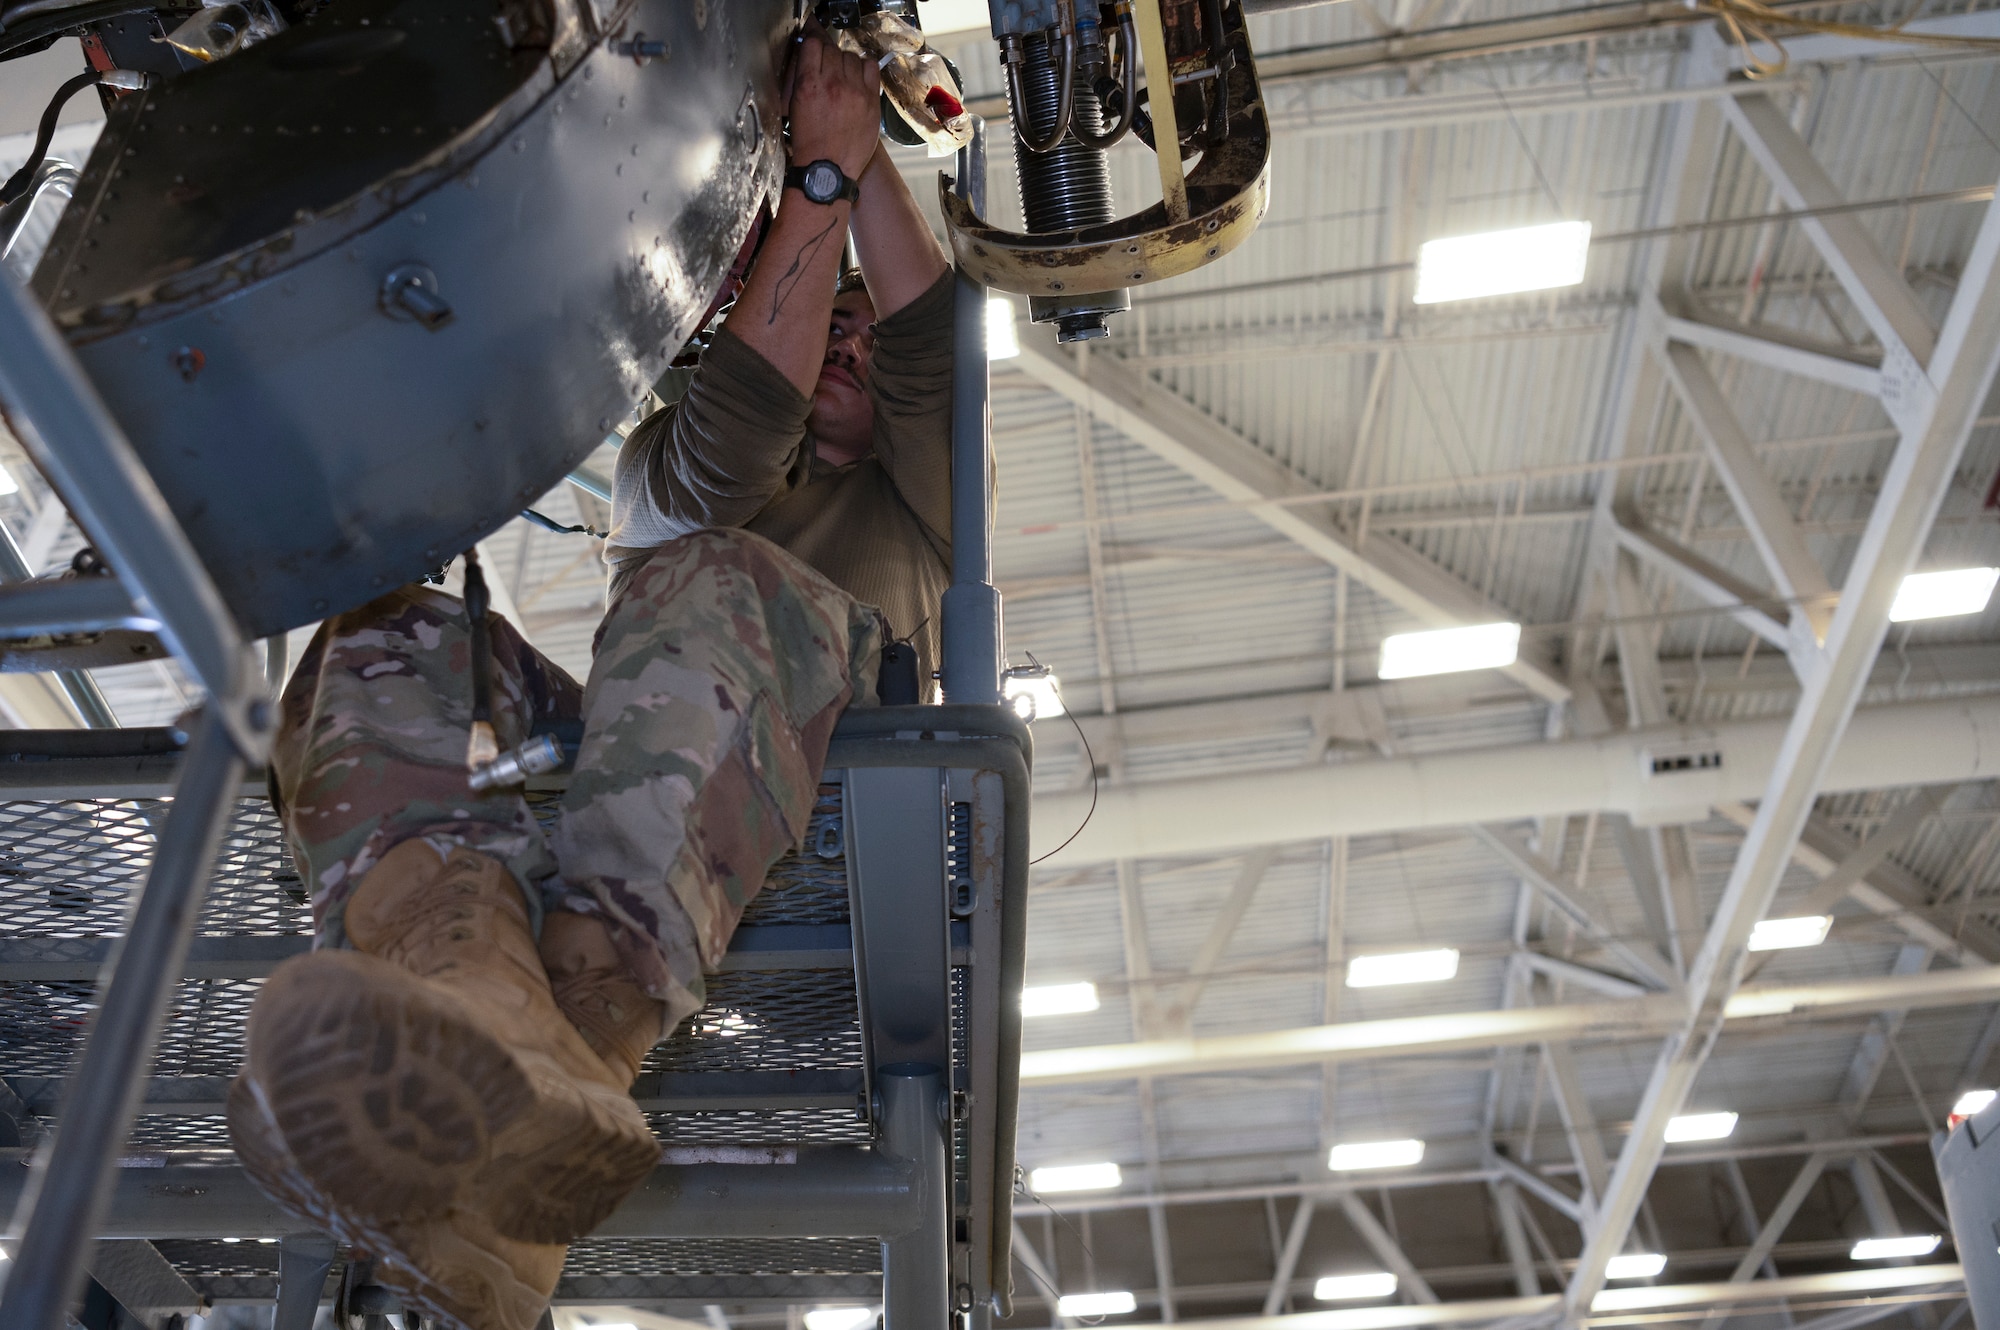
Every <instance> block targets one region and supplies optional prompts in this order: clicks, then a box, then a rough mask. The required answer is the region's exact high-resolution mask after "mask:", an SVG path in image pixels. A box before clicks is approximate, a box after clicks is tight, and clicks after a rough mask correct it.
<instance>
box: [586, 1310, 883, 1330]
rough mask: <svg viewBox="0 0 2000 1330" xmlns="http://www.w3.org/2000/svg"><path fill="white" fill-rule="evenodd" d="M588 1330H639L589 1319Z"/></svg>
mask: <svg viewBox="0 0 2000 1330" xmlns="http://www.w3.org/2000/svg"><path fill="white" fill-rule="evenodd" d="M842 1310H843V1311H844V1310H846V1308H842ZM806 1315H808V1316H810V1315H812V1313H811V1312H807V1313H806ZM589 1330H639V1327H638V1326H636V1325H634V1324H632V1322H630V1321H591V1322H589ZM833 1330H846V1327H845V1326H837V1327H834V1328H833Z"/></svg>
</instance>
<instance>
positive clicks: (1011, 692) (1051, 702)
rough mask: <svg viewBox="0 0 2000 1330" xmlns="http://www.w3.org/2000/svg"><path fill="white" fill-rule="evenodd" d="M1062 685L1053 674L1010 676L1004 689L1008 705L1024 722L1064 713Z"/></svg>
mask: <svg viewBox="0 0 2000 1330" xmlns="http://www.w3.org/2000/svg"><path fill="white" fill-rule="evenodd" d="M1061 687H1062V685H1061V683H1060V681H1059V680H1058V679H1057V678H1056V676H1055V675H1053V674H1042V675H1034V674H1009V675H1008V676H1007V683H1006V687H1005V689H1004V691H1005V693H1006V694H1007V702H1008V705H1010V706H1012V707H1013V708H1014V714H1015V715H1017V716H1019V717H1020V718H1021V719H1022V720H1039V719H1040V718H1041V717H1043V716H1060V715H1062V713H1063V703H1062V692H1061Z"/></svg>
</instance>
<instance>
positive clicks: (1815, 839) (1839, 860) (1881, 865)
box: [1715, 802, 2000, 965]
mask: <svg viewBox="0 0 2000 1330" xmlns="http://www.w3.org/2000/svg"><path fill="white" fill-rule="evenodd" d="M1715 811H1716V812H1717V813H1718V814H1719V815H1720V816H1722V817H1724V818H1726V819H1727V820H1729V821H1731V822H1734V823H1735V824H1736V825H1737V826H1739V827H1742V828H1744V829H1745V830H1746V831H1747V830H1748V829H1749V828H1750V825H1751V823H1753V822H1755V821H1756V819H1757V814H1756V812H1755V810H1753V809H1751V808H1750V807H1748V806H1747V805H1744V804H1740V803H1727V802H1725V803H1718V804H1717V805H1716V806H1715ZM1862 849H1863V847H1862V846H1861V844H1860V843H1859V842H1857V841H1856V840H1855V839H1854V838H1853V837H1851V836H1849V835H1848V834H1847V833H1845V832H1843V831H1841V830H1840V829H1839V828H1838V827H1835V826H1833V825H1831V824H1830V823H1828V822H1827V821H1826V820H1825V819H1824V818H1821V817H1817V816H1815V817H1813V818H1812V819H1811V820H1810V821H1808V822H1807V823H1806V830H1805V835H1803V836H1802V837H1800V838H1799V843H1798V844H1797V845H1796V846H1794V847H1793V848H1792V859H1793V861H1794V862H1796V863H1797V864H1799V865H1800V866H1801V867H1803V868H1805V869H1807V870H1808V871H1809V872H1813V873H1817V874H1819V875H1820V876H1821V877H1826V876H1828V875H1829V874H1832V873H1834V872H1836V871H1838V870H1839V868H1840V866H1841V865H1842V864H1845V863H1851V862H1854V861H1855V860H1856V859H1857V857H1858V856H1860V855H1861V853H1862ZM1848 895H1849V896H1851V897H1853V899H1854V902H1855V904H1857V905H1859V906H1861V907H1862V908H1863V909H1866V910H1868V911H1870V912H1872V913H1874V914H1879V915H1881V916H1882V918H1883V919H1884V920H1885V921H1886V922H1888V923H1891V924H1894V925H1895V926H1896V927H1897V928H1900V929H1902V930H1903V932H1905V933H1907V934H1909V935H1910V937H1912V938H1913V939H1915V940H1916V941H1918V942H1921V943H1923V944H1924V945H1925V946H1927V947H1929V948H1930V949H1931V950H1933V951H1935V952H1937V954H1938V955H1940V956H1943V957H1945V958H1946V959H1947V960H1951V961H1954V962H1956V963H1957V964H1959V965H2000V931H1995V930H1994V929H1993V928H1992V927H1990V926H1989V925H1987V924H1983V923H1981V922H1979V921H1978V920H1977V919H1967V920H1965V921H1964V922H1962V923H1961V922H1960V921H1958V920H1956V919H1950V918H1946V917H1945V916H1944V915H1942V914H1940V913H1939V912H1938V911H1937V910H1936V909H1935V908H1934V907H1933V906H1932V905H1931V890H1930V887H1929V886H1928V885H1926V884H1925V883H1924V882H1923V881H1922V880H1921V879H1919V878H1918V877H1917V876H1916V875H1915V874H1914V873H1912V872H1910V871H1909V870H1908V869H1906V868H1904V867H1903V866H1902V865H1900V864H1898V863H1896V862H1894V861H1893V860H1889V859H1883V860H1881V861H1879V862H1877V863H1876V864H1874V866H1873V867H1871V868H1870V869H1869V870H1868V871H1867V873H1866V874H1865V875H1863V877H1862V878H1861V879H1860V880H1859V881H1857V882H1855V883H1853V884H1852V885H1851V886H1850V887H1849V888H1848ZM1820 913H1824V911H1821V912H1820Z"/></svg>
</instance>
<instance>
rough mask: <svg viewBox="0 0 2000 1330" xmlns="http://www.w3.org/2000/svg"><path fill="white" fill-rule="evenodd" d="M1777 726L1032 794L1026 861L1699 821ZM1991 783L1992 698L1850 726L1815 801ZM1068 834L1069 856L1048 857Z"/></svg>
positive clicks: (1066, 863) (1911, 709)
mask: <svg viewBox="0 0 2000 1330" xmlns="http://www.w3.org/2000/svg"><path fill="white" fill-rule="evenodd" d="M1785 725H1786V719H1785V718H1784V717H1775V718H1772V719H1769V720H1754V721H1732V722H1730V723H1728V724H1724V725H1716V726H1710V727H1700V726H1674V727H1668V728H1665V729H1657V730H1630V731H1623V732H1620V733H1616V734H1609V735H1605V736H1603V737H1601V738H1595V739H1574V740H1567V741H1563V742H1559V743H1521V744H1505V745H1500V746H1497V747H1493V748H1479V749H1469V750H1461V751H1458V752H1452V753H1430V754H1424V755H1421V756H1412V757H1389V758H1372V759H1368V760H1364V761H1358V762H1346V763H1342V764H1339V765H1336V766H1318V767H1288V768H1284V769H1282V770H1276V771H1257V772H1246V773H1238V774H1230V775H1218V776H1196V777H1190V778H1186V779H1181V780H1167V781H1148V782H1143V783H1139V784H1130V785H1112V786H1106V787H1104V788H1102V789H1099V790H1098V791H1097V792H1096V795H1095V799H1096V805H1097V806H1096V811H1095V812H1094V813H1092V812H1090V804H1091V799H1092V797H1093V796H1092V793H1091V791H1090V790H1089V789H1087V788H1086V789H1084V790H1082V791H1080V792H1074V793H1064V794H1044V795H1037V796H1036V798H1035V803H1034V840H1035V846H1034V852H1035V853H1036V854H1038V855H1040V854H1049V858H1048V860H1047V862H1048V864H1049V865H1050V866H1052V867H1065V868H1067V867H1075V866H1078V865H1081V864H1089V863H1101V862H1104V861H1106V860H1116V859H1133V858H1142V857H1149V856H1164V855H1194V854H1210V853H1216V852H1220V851H1230V850H1238V849H1244V848H1247V847H1250V846H1256V845H1273V844H1280V843H1283V842H1286V841H1298V840H1313V839H1319V838H1323V837H1329V836H1371V835H1382V834H1386V833H1389V832H1398V831H1416V830H1421V829H1423V828H1427V827H1456V826H1467V825H1470V824H1474V823H1493V822H1515V821H1520V820H1523V819H1527V818H1538V817H1550V816H1559V815H1562V814H1566V813H1587V812H1592V811H1596V812H1605V813H1623V814H1624V815H1626V816H1627V817H1629V818H1631V819H1632V821H1633V822H1635V823H1638V824H1639V825H1642V826H1654V825H1660V824H1663V823H1670V822H1692V821H1699V820H1701V819H1703V818H1705V817H1706V816H1708V810H1709V809H1711V808H1713V807H1715V806H1716V805H1718V804H1724V803H1737V802H1742V801H1744V800H1755V799H1757V798H1759V797H1760V796H1761V795H1762V794H1763V792H1764V787H1765V785H1766V783H1767V782H1768V781H1769V779H1770V776H1771V769H1772V767H1773V765H1774V764H1775V763H1776V761H1777V756H1778V749H1779V745H1780V743H1781V742H1782V741H1783V739H1784V734H1785ZM1656 766H1663V767H1665V768H1666V769H1664V770H1660V771H1658V772H1657V773H1656V771H1655V767H1656ZM1994 776H2000V697H1977V698H1955V699H1951V700H1949V701H1939V702H1906V703H1899V704H1897V705H1894V706H1884V707H1871V708H1868V709H1866V710H1862V711H1858V712H1856V713H1855V715H1854V719H1853V721H1852V722H1851V723H1849V725H1848V727H1847V733H1846V735H1845V737H1844V738H1843V739H1842V741H1841V744H1840V747H1839V749H1838V750H1837V751H1836V752H1835V754H1834V758H1833V762H1832V765H1831V767H1830V768H1829V769H1828V772H1827V776H1826V780H1825V782H1824V783H1823V784H1822V786H1821V792H1822V793H1826V794H1840V793H1849V792H1852V791H1855V790H1876V789H1888V788H1892V787H1895V786H1900V785H1935V784H1941V783H1943V782H1947V781H1968V780H1984V779H1989V778H1991V777H1994ZM1086 816H1088V818H1089V821H1088V824H1087V825H1085V818H1086ZM1079 825H1082V830H1081V831H1077V828H1078V827H1079ZM1072 832H1077V834H1076V837H1075V839H1074V840H1072V841H1071V842H1070V843H1069V845H1068V846H1066V847H1065V848H1063V849H1061V850H1059V851H1055V852H1054V853H1050V851H1051V850H1053V849H1054V847H1055V846H1057V845H1059V844H1061V842H1062V841H1063V838H1064V837H1066V836H1069V835H1070V834H1071V833H1072Z"/></svg>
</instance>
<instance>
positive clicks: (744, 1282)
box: [155, 1238, 882, 1303]
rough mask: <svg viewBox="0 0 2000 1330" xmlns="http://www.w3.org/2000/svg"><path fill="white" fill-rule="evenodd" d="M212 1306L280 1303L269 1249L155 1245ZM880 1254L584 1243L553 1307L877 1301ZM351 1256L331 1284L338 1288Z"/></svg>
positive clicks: (876, 1247)
mask: <svg viewBox="0 0 2000 1330" xmlns="http://www.w3.org/2000/svg"><path fill="white" fill-rule="evenodd" d="M155 1245H156V1246H157V1247H158V1248H159V1249H160V1254H161V1255H163V1256H165V1257H166V1258H167V1260H168V1261H169V1262H171V1263H172V1265H173V1267H174V1268H175V1269H176V1270H177V1271H179V1272H180V1274H181V1277H182V1278H184V1279H186V1280H187V1281H188V1283H189V1285H191V1286H192V1287H193V1288H194V1290H195V1291H196V1292H198V1293H200V1294H202V1295H203V1296H204V1297H206V1298H208V1299H209V1300H210V1301H212V1302H217V1303H221V1302H269V1301H271V1300H272V1299H274V1298H276V1297H277V1295H278V1247H277V1244H276V1243H258V1242H217V1241H213V1240H204V1241H175V1240H166V1241H162V1242H159V1243H156V1244H155ZM881 1250H882V1249H881V1245H880V1244H879V1243H876V1242H873V1241H870V1240H868V1239H863V1238H731V1239H718V1238H647V1239H640V1238H586V1239H584V1240H583V1241H581V1242H578V1243H576V1244H574V1245H573V1246H571V1248H570V1251H569V1260H568V1261H567V1262H566V1263H565V1264H564V1266H563V1277H562V1282H561V1283H560V1284H558V1285H557V1286H556V1301H557V1302H563V1301H566V1300H575V1301H599V1302H601V1301H632V1302H665V1301H690V1302H699V1301H715V1300H737V1299H744V1300H749V1299H777V1300H786V1301H800V1300H816V1299H829V1298H853V1299H866V1298H875V1297H879V1296H881V1284H882V1258H881ZM347 1258H348V1252H347V1251H346V1250H345V1249H342V1250H341V1252H340V1260H339V1261H337V1262H336V1263H335V1265H334V1267H333V1270H332V1271H331V1272H330V1274H329V1276H328V1287H329V1288H330V1289H331V1288H336V1287H338V1286H339V1282H340V1279H341V1277H342V1273H343V1266H344V1264H345V1262H346V1260H347Z"/></svg>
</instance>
